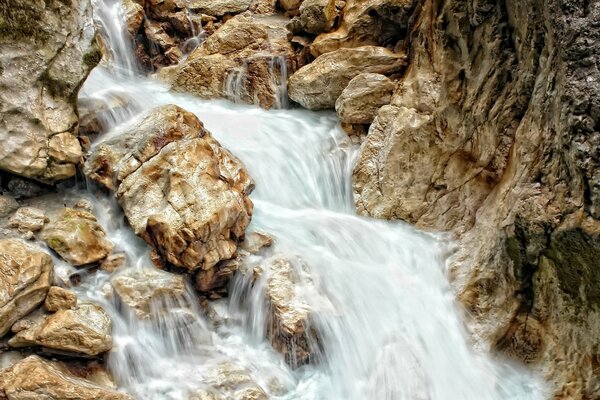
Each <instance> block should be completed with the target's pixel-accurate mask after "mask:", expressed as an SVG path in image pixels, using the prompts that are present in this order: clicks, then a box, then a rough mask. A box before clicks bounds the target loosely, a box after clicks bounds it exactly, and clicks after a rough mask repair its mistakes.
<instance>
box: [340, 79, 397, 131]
mask: <svg viewBox="0 0 600 400" xmlns="http://www.w3.org/2000/svg"><path fill="white" fill-rule="evenodd" d="M394 88H395V84H394V82H393V81H392V80H390V79H389V78H387V77H386V76H384V75H381V74H369V73H365V74H360V75H357V76H356V77H355V78H353V79H352V80H351V81H350V83H348V86H346V88H345V89H344V91H343V92H342V94H341V95H340V97H338V99H337V101H336V102H335V110H336V111H337V114H338V116H339V117H340V121H342V122H344V123H349V124H370V123H371V122H373V119H374V118H375V115H376V114H377V111H379V109H380V108H381V107H382V106H384V105H386V104H389V103H390V101H391V99H392V92H393V91H394Z"/></svg>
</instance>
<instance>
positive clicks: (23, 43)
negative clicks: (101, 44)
mask: <svg viewBox="0 0 600 400" xmlns="http://www.w3.org/2000/svg"><path fill="white" fill-rule="evenodd" d="M91 13H92V8H91V4H90V2H89V1H82V0H74V1H73V2H72V3H71V2H69V3H68V4H67V3H66V2H60V1H59V2H53V3H52V4H50V3H46V2H39V1H34V0H9V1H5V2H3V3H2V4H0V15H2V18H1V19H0V54H2V60H1V62H0V86H1V87H2V90H1V91H0V112H1V113H2V119H1V120H0V169H3V170H6V171H9V172H12V173H15V174H19V175H22V176H26V177H29V178H34V179H37V180H42V181H54V180H57V179H64V178H69V177H71V176H73V175H75V165H76V164H77V163H79V161H80V158H81V148H80V147H79V143H78V141H77V138H76V137H75V135H76V126H77V112H76V104H75V102H76V99H77V92H78V90H79V87H80V86H81V84H82V82H83V81H84V80H85V78H86V77H87V75H88V73H89V72H90V71H91V69H92V68H93V67H94V66H95V65H96V64H97V62H98V61H99V60H100V56H99V53H98V50H97V49H96V47H95V45H94V29H93V27H92V16H91Z"/></svg>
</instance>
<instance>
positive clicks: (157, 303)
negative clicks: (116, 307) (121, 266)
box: [111, 268, 185, 319]
mask: <svg viewBox="0 0 600 400" xmlns="http://www.w3.org/2000/svg"><path fill="white" fill-rule="evenodd" d="M111 284H112V286H113V288H114V289H115V292H116V294H117V295H118V296H119V298H120V299H121V301H122V302H123V303H125V304H127V306H129V307H130V308H131V309H132V310H133V312H134V313H135V314H136V315H137V317H138V318H140V319H148V318H150V317H151V316H152V312H153V311H156V310H159V309H162V308H164V305H165V304H168V303H169V302H171V303H176V302H177V299H181V298H182V297H183V295H184V294H185V281H184V278H183V276H181V275H175V274H171V273H169V272H165V271H161V270H158V269H149V268H148V269H144V270H139V269H129V270H127V271H124V272H122V273H120V274H119V275H117V276H115V277H114V278H112V280H111Z"/></svg>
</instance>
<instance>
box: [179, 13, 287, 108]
mask: <svg viewBox="0 0 600 400" xmlns="http://www.w3.org/2000/svg"><path fill="white" fill-rule="evenodd" d="M285 23H286V21H285V19H283V18H279V17H268V18H263V17H260V16H251V15H245V14H242V15H238V16H236V17H234V18H231V19H229V20H227V22H226V23H225V24H223V25H222V26H221V27H220V28H219V29H218V30H217V31H216V32H214V33H213V34H212V35H211V36H209V37H208V38H207V39H206V40H205V41H204V42H203V43H202V45H201V46H200V47H198V48H197V49H196V50H194V52H193V53H192V54H190V56H189V57H188V58H187V59H186V61H185V62H184V63H183V65H181V66H180V67H179V71H177V72H174V73H172V72H170V73H169V75H174V76H173V77H172V78H169V80H170V81H171V82H172V87H173V89H174V90H177V91H184V92H189V93H192V94H195V95H197V96H200V97H203V98H218V97H228V98H229V99H230V100H233V101H236V102H244V103H249V104H257V105H260V106H261V107H263V108H273V107H282V106H283V105H284V103H285V102H286V101H287V93H286V91H285V81H286V79H287V73H288V72H293V71H294V70H295V69H296V57H295V54H294V51H293V49H292V47H291V45H290V43H289V41H288V39H287V35H288V31H287V29H286V28H285Z"/></svg>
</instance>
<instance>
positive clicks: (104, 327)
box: [8, 303, 112, 356]
mask: <svg viewBox="0 0 600 400" xmlns="http://www.w3.org/2000/svg"><path fill="white" fill-rule="evenodd" d="M111 327H112V322H111V320H110V318H109V316H108V314H106V312H105V311H104V309H102V307H100V306H99V305H96V304H91V303H83V304H80V305H79V306H77V307H76V308H74V309H72V310H65V309H61V310H58V311H57V312H56V313H54V314H50V315H47V316H44V315H35V316H33V317H32V320H31V324H30V326H28V327H27V328H26V329H22V330H19V332H18V333H16V334H15V336H13V337H12V338H11V339H10V340H9V341H8V344H9V345H11V346H12V347H27V346H43V347H46V348H49V349H53V350H58V351H63V352H73V353H82V354H86V355H88V356H95V355H98V354H100V353H104V352H106V351H108V350H110V349H111V348H112V338H111V336H110V333H111Z"/></svg>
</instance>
